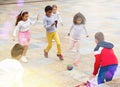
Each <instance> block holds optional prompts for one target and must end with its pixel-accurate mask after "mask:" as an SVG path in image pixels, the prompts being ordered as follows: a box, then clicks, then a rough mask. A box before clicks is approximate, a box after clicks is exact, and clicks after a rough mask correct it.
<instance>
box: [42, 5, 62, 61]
mask: <svg viewBox="0 0 120 87" xmlns="http://www.w3.org/2000/svg"><path fill="white" fill-rule="evenodd" d="M45 13H46V15H45V17H44V20H43V23H44V27H45V29H46V37H47V41H48V46H47V47H46V49H45V50H44V56H45V57H46V58H47V57H48V52H49V50H50V49H51V48H52V39H54V40H55V42H56V45H57V56H58V57H59V59H60V60H63V55H62V54H61V45H60V40H59V36H58V34H57V32H56V27H55V25H56V22H55V19H54V17H53V16H52V7H51V6H49V5H48V6H46V7H45Z"/></svg>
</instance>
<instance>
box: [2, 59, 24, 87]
mask: <svg viewBox="0 0 120 87" xmlns="http://www.w3.org/2000/svg"><path fill="white" fill-rule="evenodd" d="M23 72H24V70H23V67H22V65H21V64H20V62H19V61H17V60H15V59H5V60H3V61H1V62H0V87H14V86H13V85H15V84H16V86H15V87H23V84H22V77H23Z"/></svg>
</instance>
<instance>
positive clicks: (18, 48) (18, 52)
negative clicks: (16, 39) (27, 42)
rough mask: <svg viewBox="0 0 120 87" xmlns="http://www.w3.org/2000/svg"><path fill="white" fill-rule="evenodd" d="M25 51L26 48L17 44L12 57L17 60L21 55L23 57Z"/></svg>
mask: <svg viewBox="0 0 120 87" xmlns="http://www.w3.org/2000/svg"><path fill="white" fill-rule="evenodd" d="M23 51H24V47H23V46H21V45H20V44H15V45H14V46H13V48H12V50H11V56H12V58H16V57H18V56H19V55H22V54H23Z"/></svg>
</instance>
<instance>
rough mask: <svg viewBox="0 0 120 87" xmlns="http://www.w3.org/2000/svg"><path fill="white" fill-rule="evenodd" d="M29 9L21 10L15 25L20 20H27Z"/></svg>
mask: <svg viewBox="0 0 120 87" xmlns="http://www.w3.org/2000/svg"><path fill="white" fill-rule="evenodd" d="M28 16H29V15H28V11H24V10H23V11H21V12H20V14H19V15H18V16H17V20H16V23H15V25H17V24H18V22H19V21H21V20H23V21H26V20H27V19H28Z"/></svg>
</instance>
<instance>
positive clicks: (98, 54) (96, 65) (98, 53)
mask: <svg viewBox="0 0 120 87" xmlns="http://www.w3.org/2000/svg"><path fill="white" fill-rule="evenodd" d="M102 49H103V48H101V47H100V48H99V49H98V50H97V51H95V52H94V54H95V63H94V70H93V75H96V74H97V73H98V70H99V67H100V61H101V51H102Z"/></svg>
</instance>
